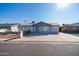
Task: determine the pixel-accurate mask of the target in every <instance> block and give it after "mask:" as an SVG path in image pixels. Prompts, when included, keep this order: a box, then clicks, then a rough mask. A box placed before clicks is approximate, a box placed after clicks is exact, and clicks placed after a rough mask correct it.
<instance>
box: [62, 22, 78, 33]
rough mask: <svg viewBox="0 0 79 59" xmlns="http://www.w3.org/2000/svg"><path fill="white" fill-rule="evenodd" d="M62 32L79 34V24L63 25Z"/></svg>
mask: <svg viewBox="0 0 79 59" xmlns="http://www.w3.org/2000/svg"><path fill="white" fill-rule="evenodd" d="M61 31H62V32H79V23H73V24H63V26H62V27H61Z"/></svg>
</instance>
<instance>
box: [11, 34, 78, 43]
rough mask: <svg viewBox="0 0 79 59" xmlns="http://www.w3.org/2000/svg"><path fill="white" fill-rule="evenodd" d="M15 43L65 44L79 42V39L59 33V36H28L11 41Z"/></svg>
mask: <svg viewBox="0 0 79 59" xmlns="http://www.w3.org/2000/svg"><path fill="white" fill-rule="evenodd" d="M15 41H17V42H18V41H38V42H39V41H58V42H59V41H65V42H68V41H70V42H79V37H76V36H73V35H70V34H65V33H59V34H49V35H36V36H35V35H34V36H26V37H22V38H18V39H14V40H11V42H15Z"/></svg>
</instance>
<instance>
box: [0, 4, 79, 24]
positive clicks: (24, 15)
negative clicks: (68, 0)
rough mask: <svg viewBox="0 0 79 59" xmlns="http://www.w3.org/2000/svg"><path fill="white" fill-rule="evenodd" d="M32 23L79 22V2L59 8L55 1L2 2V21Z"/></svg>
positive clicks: (0, 11) (0, 10) (0, 19)
mask: <svg viewBox="0 0 79 59" xmlns="http://www.w3.org/2000/svg"><path fill="white" fill-rule="evenodd" d="M24 20H26V23H31V22H32V21H36V22H39V21H44V22H51V23H53V22H55V23H59V24H63V23H76V22H79V4H77V3H76V4H70V5H69V6H67V7H65V8H58V6H57V4H53V3H19V4H18V3H0V23H24Z"/></svg>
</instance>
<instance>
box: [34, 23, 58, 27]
mask: <svg viewBox="0 0 79 59" xmlns="http://www.w3.org/2000/svg"><path fill="white" fill-rule="evenodd" d="M47 25H49V26H52V25H59V24H57V23H45V22H38V23H35V24H33V26H47Z"/></svg>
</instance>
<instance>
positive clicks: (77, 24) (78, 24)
mask: <svg viewBox="0 0 79 59" xmlns="http://www.w3.org/2000/svg"><path fill="white" fill-rule="evenodd" d="M63 26H79V23H73V24H64V25H63Z"/></svg>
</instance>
